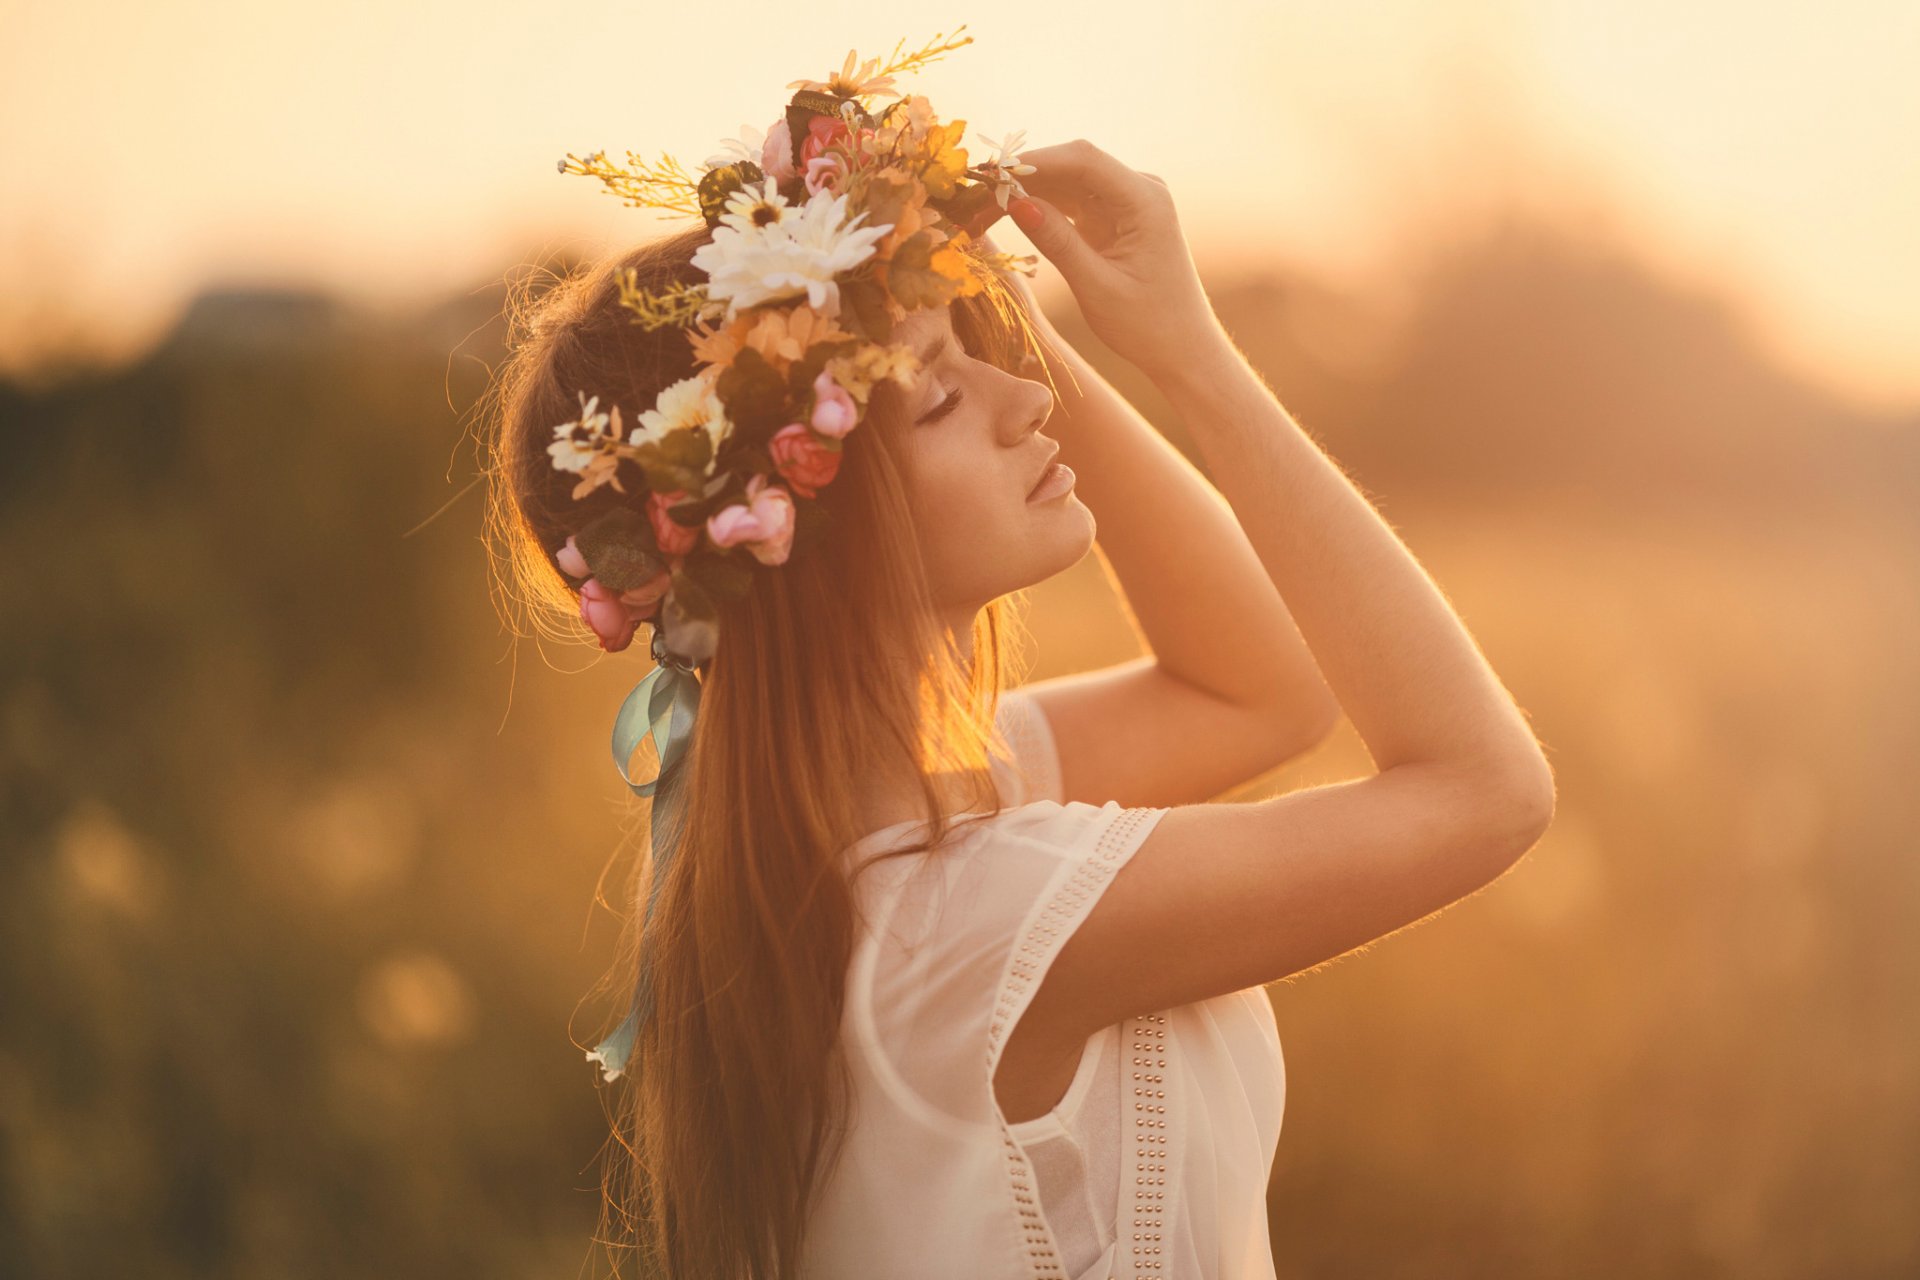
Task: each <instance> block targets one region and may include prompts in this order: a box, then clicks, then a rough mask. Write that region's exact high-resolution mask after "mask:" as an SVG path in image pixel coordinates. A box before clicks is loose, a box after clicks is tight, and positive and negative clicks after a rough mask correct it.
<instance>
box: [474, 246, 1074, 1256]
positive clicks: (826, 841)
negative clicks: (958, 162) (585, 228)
mask: <svg viewBox="0 0 1920 1280" xmlns="http://www.w3.org/2000/svg"><path fill="white" fill-rule="evenodd" d="M708 234H709V233H708V232H707V231H706V230H705V229H704V228H696V229H694V230H690V231H688V232H685V233H683V234H679V235H674V236H669V237H666V238H664V239H660V240H657V241H654V242H652V243H649V244H646V245H643V246H641V247H639V248H636V249H634V250H632V251H631V252H628V253H625V254H620V255H615V256H613V257H611V258H610V259H608V260H606V261H603V262H601V263H599V264H597V265H594V266H591V267H589V268H587V269H585V270H580V271H575V272H573V273H572V274H570V275H567V276H565V277H562V278H557V279H556V280H554V282H553V283H551V284H550V285H549V286H548V287H545V288H540V287H539V285H538V277H537V276H529V277H527V278H526V283H525V284H524V285H516V287H515V288H514V289H513V290H512V291H510V296H509V303H508V308H507V311H508V322H509V323H508V345H509V353H508V357H507V359H506V361H505V363H504V364H503V365H502V367H501V369H500V371H499V374H498V376H497V377H496V378H495V380H494V383H493V385H492V386H491V387H490V389H489V392H488V397H487V400H485V401H483V404H482V416H483V418H484V419H485V420H486V421H487V424H488V427H489V430H488V431H487V433H486V435H485V436H484V443H485V446H486V448H487V451H488V456H487V474H488V480H489V488H488V494H489V498H488V506H487V517H486V521H487V543H488V547H489V552H490V560H491V563H492V565H493V567H494V570H495V576H494V590H495V593H496V603H497V604H499V605H500V606H502V607H503V611H504V612H505V613H506V615H507V616H508V618H509V621H510V624H511V625H512V626H513V627H514V630H515V632H516V634H518V635H522V636H524V635H526V634H528V631H529V629H532V630H537V631H538V632H539V633H540V634H542V635H545V636H549V637H554V636H568V637H571V638H578V639H586V638H588V637H587V633H586V632H585V629H584V628H583V627H582V626H581V625H580V624H579V622H578V610H577V602H576V597H575V596H574V593H573V589H572V588H571V587H570V586H569V584H568V582H567V580H566V579H565V578H564V577H563V576H562V575H561V574H560V572H559V571H558V569H557V567H556V566H555V563H554V559H553V557H554V553H555V552H556V551H557V550H558V549H559V548H560V547H561V546H562V545H563V543H564V542H565V540H566V537H567V535H568V534H569V533H571V532H574V531H576V530H578V529H579V528H580V527H581V526H582V525H583V524H584V523H585V522H586V521H588V520H590V519H591V518H593V517H594V516H595V515H597V514H599V512H600V511H601V510H603V509H604V508H605V507H606V506H607V505H608V504H609V503H615V502H636V501H637V500H639V499H642V498H644V485H642V486H636V488H637V489H638V492H637V494H630V495H621V494H619V493H616V492H614V491H613V490H612V488H611V486H603V487H602V488H600V489H599V490H597V491H595V493H594V494H593V495H592V496H591V497H589V498H587V499H583V500H580V501H577V502H576V501H575V500H574V499H573V498H572V497H571V496H570V488H571V483H572V480H573V479H574V477H572V476H569V475H567V474H565V473H562V472H558V471H556V470H555V469H554V468H553V467H552V465H551V460H550V459H549V457H548V456H547V453H546V446H547V445H548V443H550V442H551V440H552V438H553V426H552V424H554V423H558V422H564V421H566V420H568V419H570V418H572V417H574V416H575V415H576V414H577V413H578V399H577V394H576V393H577V392H580V391H584V392H585V393H586V394H587V395H589V396H593V395H598V396H599V397H600V398H601V404H602V406H603V407H604V406H605V405H606V404H607V403H608V402H609V401H611V402H613V403H616V404H619V405H620V406H622V408H623V409H625V410H626V411H627V412H628V414H629V415H631V414H633V413H634V412H637V411H638V410H641V409H644V408H647V407H649V406H650V405H651V404H652V402H653V400H654V398H655V396H656V395H657V394H658V393H659V391H660V390H661V389H662V388H663V387H665V386H667V385H669V384H670V383H672V382H674V381H676V380H678V379H680V378H683V377H687V376H689V375H691V374H692V373H693V371H694V361H693V355H692V352H691V348H690V346H689V344H688V343H687V341H686V336H685V334H684V333H683V332H681V331H678V330H674V329H661V330H656V331H652V332H649V331H648V330H646V329H644V328H642V327H640V326H638V325H635V324H633V323H631V322H630V318H629V314H628V313H627V312H626V311H624V310H623V309H622V307H621V306H620V305H619V298H620V289H619V280H620V277H621V275H622V273H623V272H624V271H625V270H627V269H632V270H633V271H635V272H636V274H637V279H638V281H639V283H641V284H642V285H650V286H654V287H659V286H661V285H663V284H665V283H667V282H668V281H672V280H682V281H687V282H689V283H693V282H697V281H698V280H699V279H701V278H702V277H701V276H700V273H699V272H698V270H697V269H696V268H693V267H692V266H691V265H690V264H689V261H688V259H689V258H690V257H691V255H692V254H693V252H694V251H695V250H696V249H697V248H698V247H699V246H700V245H701V244H702V243H704V242H705V241H706V240H707V238H708ZM951 305H952V309H953V323H954V329H955V332H956V334H957V336H958V337H959V338H960V340H961V342H962V343H963V344H964V345H966V346H967V348H968V349H969V350H971V351H973V352H974V354H976V355H977V356H978V357H979V358H981V359H989V360H993V361H995V362H996V363H999V364H1000V365H1001V367H1003V368H1010V369H1011V368H1015V367H1018V365H1019V363H1020V361H1021V359H1022V357H1023V356H1024V355H1026V354H1027V353H1029V352H1031V353H1033V354H1035V355H1038V354H1039V352H1038V349H1037V347H1036V345H1035V343H1036V338H1035V336H1034V333H1033V330H1032V328H1031V326H1030V324H1029V323H1028V317H1027V313H1026V312H1025V310H1024V308H1023V307H1022V305H1021V302H1020V300H1019V299H1018V297H1017V296H1016V295H1015V294H1014V293H1013V292H1012V291H1010V290H1009V289H1007V288H1006V286H1005V284H1004V283H1003V282H1001V281H999V280H998V279H997V278H996V279H988V280H987V281H986V288H985V290H984V291H983V292H981V293H979V294H976V295H973V296H970V297H963V298H960V299H957V300H956V301H955V302H954V303H953V304H951ZM874 397H875V398H874V401H873V404H872V407H871V408H870V409H869V412H868V414H867V418H866V421H865V422H864V423H863V425H862V426H861V427H860V429H858V430H856V431H854V432H852V433H851V434H850V435H849V436H848V437H847V439H846V446H845V452H844V454H843V456H842V464H841V469H840V472H839V475H838V476H837V477H836V478H835V479H834V481H833V482H832V483H831V484H829V485H827V486H826V487H824V488H822V489H821V490H820V497H819V498H818V499H817V501H819V502H821V503H823V504H825V508H826V511H827V515H828V517H829V518H828V520H827V522H826V526H825V527H826V530H827V534H826V536H825V537H823V538H822V539H821V541H820V543H819V544H818V545H817V546H816V547H814V548H801V549H796V551H795V552H794V553H793V555H792V557H791V558H790V559H789V560H788V561H787V562H786V563H785V564H783V565H780V566H779V567H778V568H777V569H775V570H773V571H772V572H768V573H761V574H756V575H754V581H753V586H752V588H751V589H750V590H749V591H748V592H747V594H746V595H745V596H744V597H742V598H741V599H739V600H737V601H733V602H731V603H724V604H723V605H722V614H721V618H720V633H719V634H720V639H719V645H718V648H717V650H716V652H715V653H714V656H713V657H712V659H711V660H710V661H709V662H707V663H705V664H703V666H702V670H701V685H702V693H701V708H700V715H699V720H698V724H697V726H696V728H695V732H694V737H693V742H692V745H691V748H690V754H689V756H688V759H687V764H686V771H685V774H684V776H683V778H682V783H681V785H683V786H684V788H685V793H684V818H683V827H682V833H683V834H682V844H681V847H680V849H679V851H678V852H677V854H676V856H675V857H674V858H673V859H672V861H671V864H670V869H669V871H668V874H667V877H666V879H665V882H664V883H663V885H662V887H661V891H660V898H659V900H658V903H657V905H656V907H655V910H654V915H653V919H652V922H651V924H650V925H649V926H648V927H647V928H646V929H645V930H644V931H643V930H642V929H641V927H640V926H641V913H640V911H639V910H638V906H639V904H640V902H641V901H643V899H642V898H641V897H640V895H641V894H642V893H644V886H645V884H646V883H647V880H648V878H649V877H650V874H651V864H652V850H651V849H649V851H648V854H647V856H645V857H642V858H638V859H636V861H635V865H634V867H633V873H632V878H631V881H630V888H631V892H630V893H629V895H628V897H627V899H626V908H625V909H626V912H627V914H626V916H625V919H624V922H623V928H622V933H621V940H620V944H619V947H618V957H617V960H616V963H615V966H614V968H613V970H612V971H611V973H610V974H609V976H608V979H607V982H606V986H607V987H608V988H609V989H610V990H611V991H613V992H614V993H616V994H617V995H618V996H619V997H621V998H622V999H624V997H625V996H627V995H628V994H630V993H631V990H632V987H633V983H634V980H635V974H636V971H637V966H638V965H639V962H640V956H641V952H642V950H643V949H644V950H645V951H646V953H647V954H648V958H649V960H650V961H651V963H652V967H653V973H654V975H655V983H656V985H655V988H654V998H655V1005H654V1012H653V1015H652V1017H651V1018H650V1019H649V1020H648V1021H647V1023H646V1024H645V1026H644V1028H643V1030H642V1033H641V1034H640V1035H639V1037H638V1038H637V1039H636V1041H635V1043H634V1045H633V1048H632V1052H631V1056H630V1057H629V1059H628V1063H627V1070H626V1072H625V1074H624V1076H623V1078H622V1084H621V1087H619V1088H617V1089H615V1090H613V1091H610V1096H611V1097H613V1098H615V1099H617V1102H616V1103H615V1112H614V1115H613V1117H612V1120H613V1132H612V1135H611V1138H610V1142H609V1146H608V1148H607V1159H606V1161H605V1177H604V1179H603V1193H604V1195H603V1201H602V1227H603V1243H605V1244H606V1245H607V1247H608V1249H609V1256H610V1257H611V1258H612V1259H613V1264H614V1272H615V1274H616V1275H617V1274H618V1273H619V1270H620V1264H619V1259H620V1253H621V1251H625V1250H631V1251H633V1252H635V1253H636V1255H637V1257H638V1259H639V1261H640V1266H641V1269H642V1274H656V1275H665V1276H671V1277H673V1278H674V1280H775V1278H776V1277H781V1276H786V1275H790V1274H792V1272H793V1271H794V1269H795V1267H796V1264H797V1261H798V1259H799V1257H800V1251H801V1247H802V1243H803V1241H804V1238H805V1231H806V1221H807V1214H808V1209H809V1206H810V1204H811V1200H812V1195H813V1192H814V1190H815V1189H816V1188H817V1187H818V1185H819V1182H820V1180H821V1178H822V1177H823V1176H824V1174H825V1172H826V1171H827V1170H828V1169H830V1168H831V1165H832V1162H833V1160H834V1158H835V1156H836V1155H837V1153H838V1150H839V1146H838V1136H839V1134H840V1133H841V1132H842V1131H843V1130H842V1128H841V1126H840V1125H839V1124H838V1123H837V1122H838V1120H839V1118H840V1117H843V1116H844V1114H845V1111H844V1106H845V1101H846V1090H847V1087H848V1078H849V1077H848V1075H847V1071H846V1065H845V1063H844V1061H843V1060H842V1059H841V1058H840V1056H839V1044H838V1042H839V1029H840V1021H841V1008H842V999H843V993H844V983H845V977H846V970H847V965H848V963H849V961H850V959H851V955H852V948H853V943H854V937H855V930H856V906H855V898H854V894H853V885H852V883H851V882H850V879H849V876H848V872H849V870H850V868H849V867H848V866H847V865H846V863H845V862H844V860H843V859H844V851H845V850H846V848H847V846H849V845H850V844H852V843H853V842H854V841H855V840H856V839H857V838H858V837H860V836H862V835H864V834H866V833H865V832H864V831H863V830H862V829H861V825H860V824H861V820H862V815H861V813H860V811H859V809H858V806H857V803H856V801H857V797H856V794H855V791H854V787H853V784H854V781H855V780H856V779H860V778H873V777H881V778H896V777H899V778H904V777H906V776H909V775H912V776H917V778H918V782H919V789H920V795H921V798H922V802H923V811H924V814H925V817H926V819H927V821H928V823H929V824H930V827H929V830H928V832H927V836H926V839H925V840H924V841H923V842H922V843H920V844H917V845H912V846H909V847H907V848H904V849H901V850H900V851H899V852H901V853H907V852H913V851H917V850H920V849H924V848H927V847H930V846H932V845H936V844H938V843H939V842H940V841H941V840H942V839H943V838H944V837H945V836H946V835H947V834H948V833H949V831H950V830H951V829H952V824H951V823H950V822H949V818H950V817H952V816H953V815H952V814H950V812H949V808H950V806H951V803H952V796H953V794H954V790H955V789H954V788H953V787H951V786H948V787H946V788H943V787H942V786H941V785H940V783H939V781H938V780H939V779H941V778H942V777H943V776H945V777H947V778H958V779H960V780H961V781H962V783H963V784H966V785H964V786H962V787H961V788H959V790H960V791H961V792H962V793H970V794H971V795H973V796H974V797H975V798H976V800H977V803H976V804H974V805H972V806H970V807H969V808H968V809H967V810H966V812H968V813H973V812H995V811H997V809H998V801H997V797H996V796H995V795H994V792H993V790H992V786H991V781H990V778H989V775H988V773H987V769H988V756H989V753H990V752H993V751H998V750H1004V746H1005V744H1004V743H1002V742H1001V741H1000V740H999V739H997V738H996V737H995V736H994V734H993V727H992V726H993V713H994V709H995V707H996V705H997V700H998V696H999V692H1000V689H1001V687H1002V683H1003V679H1004V678H1005V675H1006V667H1007V665H1008V663H1009V662H1010V660H1011V658H1012V657H1013V655H1014V654H1015V653H1016V652H1017V648H1016V645H1015V643H1014V632H1013V627H1014V626H1016V625H1017V624H1018V620H1019V615H1018V606H1019V604H1020V602H1021V601H1022V599H1023V596H1022V595H1020V594H1016V595H1012V596H1005V597H1002V598H1000V599H999V600H996V601H994V602H992V603H991V604H989V605H988V606H987V607H985V608H984V609H982V610H981V611H980V613H979V614H978V615H977V616H976V618H975V620H974V622H973V628H972V636H971V639H972V660H971V662H968V661H966V660H965V659H964V658H963V656H962V655H961V653H960V650H959V647H958V646H957V644H956V637H954V636H953V635H952V634H951V633H950V632H949V631H948V630H947V628H946V626H945V625H944V624H943V623H942V622H941V621H940V620H939V618H938V616H937V612H936V610H935V607H934V600H933V595H932V591H931V588H930V585H929V583H928V580H927V576H926V572H925V567H924V565H923V563H922V561H921V558H920V553H919V549H918V543H917V540H916V539H915V537H914V536H913V533H912V529H913V523H912V522H913V511H912V509H911V507H910V505H909V503H908V501H907V496H906V489H905V487H904V476H905V472H904V466H905V461H904V457H903V455H902V454H901V452H900V450H899V449H898V447H897V445H896V444H895V443H894V442H893V439H892V437H893V433H894V432H895V431H897V430H898V429H900V424H899V418H900V416H901V415H900V412H899V410H900V408H901V406H900V404H899V401H898V399H897V398H896V397H894V396H892V395H890V394H889V392H888V389H886V388H885V387H884V386H883V387H882V388H879V389H876V391H875V393H874ZM633 650H634V651H635V652H640V653H644V652H645V651H646V646H645V645H644V644H643V643H641V642H639V641H636V642H635V644H634V646H633ZM968 786H970V788H971V790H970V792H968V791H967V787H968ZM648 809H649V816H651V802H648ZM622 1010H623V1011H624V1005H622Z"/></svg>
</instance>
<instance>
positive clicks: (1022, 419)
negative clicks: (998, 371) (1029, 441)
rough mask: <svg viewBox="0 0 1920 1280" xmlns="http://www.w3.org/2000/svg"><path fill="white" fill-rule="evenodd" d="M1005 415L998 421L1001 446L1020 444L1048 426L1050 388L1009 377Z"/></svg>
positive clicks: (1026, 379) (1015, 375)
mask: <svg viewBox="0 0 1920 1280" xmlns="http://www.w3.org/2000/svg"><path fill="white" fill-rule="evenodd" d="M1007 382H1008V388H1009V389H1008V391H1007V393H1006V394H1007V411H1006V412H1005V413H1003V414H1001V415H1000V416H999V418H998V421H999V422H1000V423H1001V424H1002V425H1001V435H1002V443H1004V444H1009V445H1016V444H1019V443H1020V442H1021V441H1022V440H1025V439H1026V438H1027V437H1028V436H1030V435H1032V434H1033V433H1034V432H1036V431H1038V430H1040V428H1041V427H1044V426H1045V425H1046V424H1047V420H1048V419H1049V418H1051V417H1052V416H1053V388H1052V387H1050V386H1048V385H1047V384H1046V383H1045V382H1039V381H1035V380H1034V379H1032V378H1023V377H1020V376H1019V375H1017V374H1008V375H1007Z"/></svg>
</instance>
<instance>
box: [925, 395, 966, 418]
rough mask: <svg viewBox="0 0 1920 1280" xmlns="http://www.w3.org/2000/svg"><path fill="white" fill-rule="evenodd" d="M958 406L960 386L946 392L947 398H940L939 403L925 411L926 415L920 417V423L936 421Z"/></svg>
mask: <svg viewBox="0 0 1920 1280" xmlns="http://www.w3.org/2000/svg"><path fill="white" fill-rule="evenodd" d="M959 407H960V388H958V387H955V388H954V389H953V390H952V391H950V392H948V393H947V398H946V399H945V400H942V401H941V402H940V403H939V404H937V405H935V406H934V407H933V408H931V409H929V410H928V411H927V416H926V417H924V418H922V419H920V421H921V422H922V423H927V422H938V421H939V420H940V419H942V418H944V417H946V416H947V415H948V414H950V413H952V412H953V411H954V410H955V409H958V408H959Z"/></svg>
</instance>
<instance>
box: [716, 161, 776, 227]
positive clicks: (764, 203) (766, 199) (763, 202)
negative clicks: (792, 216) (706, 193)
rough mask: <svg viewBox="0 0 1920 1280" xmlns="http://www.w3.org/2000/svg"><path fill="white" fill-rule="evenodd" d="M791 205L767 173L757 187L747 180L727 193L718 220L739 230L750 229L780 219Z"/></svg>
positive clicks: (774, 180)
mask: <svg viewBox="0 0 1920 1280" xmlns="http://www.w3.org/2000/svg"><path fill="white" fill-rule="evenodd" d="M791 207H792V206H790V205H789V204H788V203H787V198H786V197H785V196H783V195H781V194H780V183H779V182H778V181H777V180H776V179H775V178H773V177H772V176H771V175H769V176H768V177H767V179H766V181H765V183H764V184H762V185H761V186H759V187H756V186H754V185H753V184H752V183H750V182H749V183H745V184H743V185H742V186H741V187H740V188H739V189H738V190H735V191H732V192H730V193H728V195H727V204H726V212H725V213H722V214H721V215H720V221H721V222H722V223H724V224H725V225H727V226H730V227H735V228H737V229H739V230H741V231H751V230H753V229H754V228H755V227H762V226H765V225H766V224H768V223H770V222H778V221H780V220H781V219H782V218H784V217H786V216H787V211H788V210H789V209H790V208H791Z"/></svg>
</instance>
